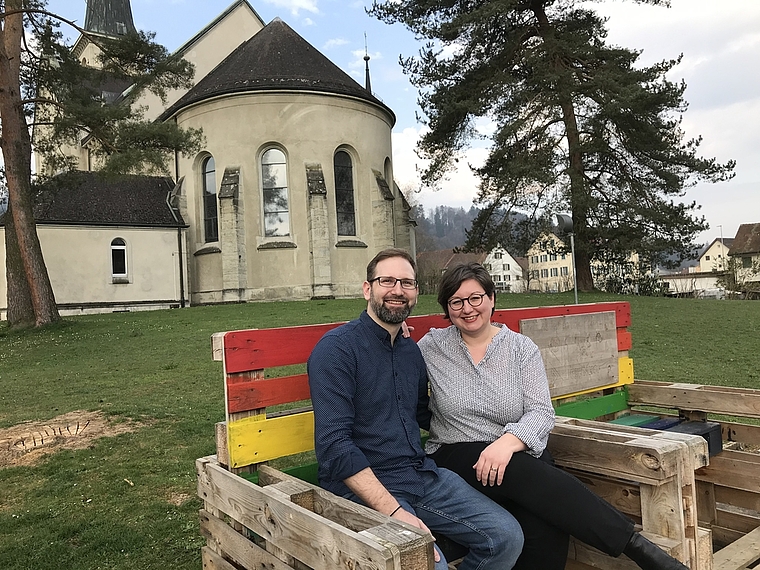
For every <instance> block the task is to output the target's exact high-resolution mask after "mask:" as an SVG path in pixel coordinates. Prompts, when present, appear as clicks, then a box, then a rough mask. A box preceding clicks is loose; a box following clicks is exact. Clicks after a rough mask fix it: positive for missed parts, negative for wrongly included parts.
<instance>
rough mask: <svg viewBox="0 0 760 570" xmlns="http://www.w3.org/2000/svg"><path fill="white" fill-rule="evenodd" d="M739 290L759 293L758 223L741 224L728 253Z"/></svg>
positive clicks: (759, 240)
mask: <svg viewBox="0 0 760 570" xmlns="http://www.w3.org/2000/svg"><path fill="white" fill-rule="evenodd" d="M728 255H730V256H731V258H732V259H733V260H734V262H733V263H732V265H733V266H734V271H735V274H736V275H735V279H736V285H737V287H738V288H739V289H740V290H743V291H751V292H753V293H757V292H760V222H758V223H754V224H742V225H740V226H739V230H738V231H737V232H736V237H735V238H734V242H733V244H732V245H731V249H729V251H728Z"/></svg>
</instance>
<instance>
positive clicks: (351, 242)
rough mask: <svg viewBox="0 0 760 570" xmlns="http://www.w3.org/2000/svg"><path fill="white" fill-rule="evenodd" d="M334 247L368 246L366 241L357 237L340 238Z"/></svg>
mask: <svg viewBox="0 0 760 570" xmlns="http://www.w3.org/2000/svg"><path fill="white" fill-rule="evenodd" d="M335 247H361V248H366V247H368V246H367V244H366V243H364V242H363V241H361V240H358V239H342V240H340V241H339V242H338V243H336V244H335Z"/></svg>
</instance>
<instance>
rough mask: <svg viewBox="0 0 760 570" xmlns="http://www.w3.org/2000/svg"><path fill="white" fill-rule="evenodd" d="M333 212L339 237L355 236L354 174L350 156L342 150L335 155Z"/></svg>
mask: <svg viewBox="0 0 760 570" xmlns="http://www.w3.org/2000/svg"><path fill="white" fill-rule="evenodd" d="M334 166H335V212H336V215H337V216H336V217H337V219H338V235H339V236H355V235H356V214H355V213H354V174H353V165H352V163H351V156H350V155H349V154H348V153H347V152H346V151H344V150H339V151H338V152H336V153H335V159H334Z"/></svg>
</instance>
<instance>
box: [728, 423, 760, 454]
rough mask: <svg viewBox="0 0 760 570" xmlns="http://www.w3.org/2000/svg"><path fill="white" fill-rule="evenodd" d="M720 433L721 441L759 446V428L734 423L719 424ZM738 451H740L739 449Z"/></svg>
mask: <svg viewBox="0 0 760 570" xmlns="http://www.w3.org/2000/svg"><path fill="white" fill-rule="evenodd" d="M720 431H721V436H722V437H723V441H736V442H741V443H749V444H752V445H760V426H753V425H749V424H742V423H734V422H720ZM739 451H741V449H740V450H739Z"/></svg>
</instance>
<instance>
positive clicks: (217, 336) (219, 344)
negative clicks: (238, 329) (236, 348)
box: [211, 332, 224, 362]
mask: <svg viewBox="0 0 760 570" xmlns="http://www.w3.org/2000/svg"><path fill="white" fill-rule="evenodd" d="M223 357H224V333H223V332H218V333H214V334H212V335H211V359H212V360H214V361H216V362H221V361H222V359H223Z"/></svg>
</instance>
